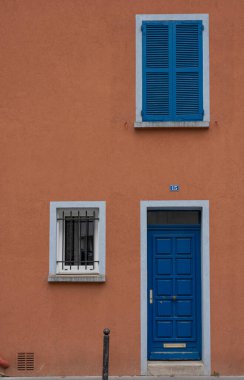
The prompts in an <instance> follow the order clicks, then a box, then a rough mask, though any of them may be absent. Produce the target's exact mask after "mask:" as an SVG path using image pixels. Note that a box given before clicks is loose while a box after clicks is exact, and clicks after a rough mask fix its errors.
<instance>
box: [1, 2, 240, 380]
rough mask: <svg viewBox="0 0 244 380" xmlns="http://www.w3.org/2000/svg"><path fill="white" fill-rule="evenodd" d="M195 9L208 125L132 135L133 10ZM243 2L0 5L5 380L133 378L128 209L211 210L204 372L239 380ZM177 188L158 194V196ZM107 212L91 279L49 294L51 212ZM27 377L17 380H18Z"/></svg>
mask: <svg viewBox="0 0 244 380" xmlns="http://www.w3.org/2000/svg"><path fill="white" fill-rule="evenodd" d="M140 13H150V14H155V13H162V14H163V13H208V14H209V17H210V95H211V102H210V105H211V125H210V128H209V129H205V130H194V129H187V130H186V129H184V130H182V129H181V130H180V129H174V130H172V129H167V130H166V129H160V130H135V129H134V128H133V122H134V119H135V14H140ZM243 14H244V2H243V0H232V1H229V0H194V1H193V0H157V1H155V0H151V1H148V0H133V1H129V0H89V1H87V0H59V1H58V0H52V1H48V0H35V1H33V0H23V1H18V0H8V1H4V0H1V1H0V50H1V54H0V56H1V59H0V62H1V63H0V67H1V69H0V127H1V138H0V144H1V159H0V170H1V176H0V183H1V198H0V199H1V207H0V210H1V213H0V257H1V259H0V289H1V291H0V323H1V334H0V336H1V354H2V356H3V357H5V358H7V359H8V360H9V361H10V364H11V366H10V368H9V369H8V370H6V371H5V373H6V374H8V375H21V373H19V372H18V371H17V367H16V355H17V353H18V352H34V353H35V357H36V370H35V372H34V374H35V375H40V376H41V375H100V374H101V360H102V330H103V328H104V327H106V326H108V327H109V328H110V329H111V357H110V363H111V366H110V368H111V374H116V375H127V374H131V375H135V374H139V373H140V214H139V202H140V200H147V199H151V200H158V199H163V200H167V199H169V200H175V199H209V200H210V222H211V224H210V236H211V241H210V258H211V349H212V371H216V372H219V373H220V374H225V375H228V374H244V361H243V355H244V348H243V345H244V324H243V316H244V304H243V298H244V280H243V266H244V255H243V245H244V241H243V230H244V222H243V211H244V197H243V188H242V185H243V179H244V178H243V177H244V172H243V167H242V160H243V145H244V144H243V141H244V128H243V120H244V108H243V104H244V96H243V86H244V74H243V66H244V55H243V35H244V22H243V21H244V20H243ZM171 183H177V184H180V185H181V191H180V192H179V193H170V192H169V191H168V185H169V184H171ZM62 200H65V201H68V200H70V201H73V200H105V201H106V202H107V224H106V228H107V237H106V242H107V250H106V252H107V254H106V259H107V270H106V273H107V281H106V283H105V284H84V283H81V284H60V283H58V284H50V283H48V281H47V277H48V262H49V202H50V201H62ZM32 374H33V373H31V375H32Z"/></svg>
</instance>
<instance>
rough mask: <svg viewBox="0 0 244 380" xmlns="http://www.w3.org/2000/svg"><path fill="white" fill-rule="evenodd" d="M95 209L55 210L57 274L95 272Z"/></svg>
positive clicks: (96, 256) (96, 213) (96, 266)
mask: <svg viewBox="0 0 244 380" xmlns="http://www.w3.org/2000/svg"><path fill="white" fill-rule="evenodd" d="M98 223H99V209H98V208H95V209H91V208H81V209H58V212H57V228H58V246H57V252H58V255H57V273H67V272H72V273H76V274H79V273H99V257H98V246H97V245H98V241H97V239H98Z"/></svg>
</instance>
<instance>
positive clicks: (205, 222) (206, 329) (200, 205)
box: [140, 200, 211, 375]
mask: <svg viewBox="0 0 244 380" xmlns="http://www.w3.org/2000/svg"><path fill="white" fill-rule="evenodd" d="M140 205H141V375H147V211H148V209H153V208H156V209H162V210H163V209H166V210H167V209H171V210H172V209H174V210H200V211H201V216H202V221H201V271H202V278H201V280H202V362H203V366H204V375H210V374H211V352H210V349H211V347H210V263H209V201H207V200H190V201H165V200H163V201H141V202H140Z"/></svg>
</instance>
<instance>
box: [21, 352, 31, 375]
mask: <svg viewBox="0 0 244 380" xmlns="http://www.w3.org/2000/svg"><path fill="white" fill-rule="evenodd" d="M17 368H18V371H33V370H34V352H18V356H17Z"/></svg>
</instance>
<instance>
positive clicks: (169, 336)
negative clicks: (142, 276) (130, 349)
mask: <svg viewBox="0 0 244 380" xmlns="http://www.w3.org/2000/svg"><path fill="white" fill-rule="evenodd" d="M148 359H149V360H200V359H201V259H200V227H199V226H190V225H189V226H188V225H184V226H183V227H182V226H159V225H157V226H152V225H151V226H150V225H149V226H148Z"/></svg>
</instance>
